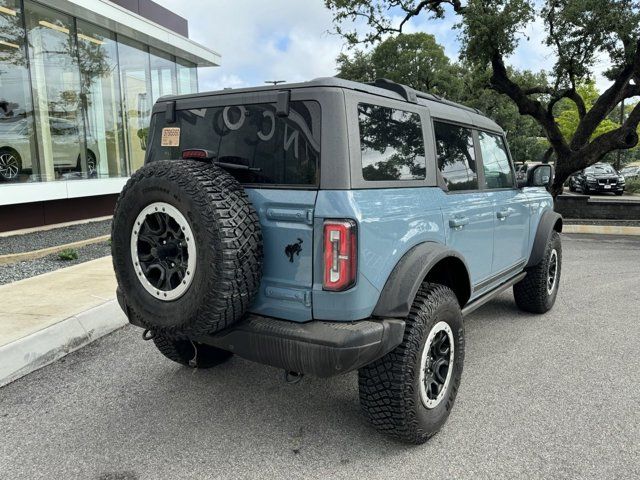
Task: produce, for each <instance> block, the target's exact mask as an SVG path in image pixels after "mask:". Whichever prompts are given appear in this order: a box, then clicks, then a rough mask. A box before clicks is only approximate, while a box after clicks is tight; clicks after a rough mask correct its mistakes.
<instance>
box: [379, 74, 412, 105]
mask: <svg viewBox="0 0 640 480" xmlns="http://www.w3.org/2000/svg"><path fill="white" fill-rule="evenodd" d="M367 85H373V86H374V87H378V88H384V89H385V90H391V91H392V92H396V93H397V94H399V95H400V96H401V97H402V98H404V99H405V100H406V101H407V102H409V103H418V96H417V95H416V91H415V90H414V89H413V88H411V87H407V86H406V85H402V84H401V83H396V82H394V81H393V80H389V79H388V78H378V79H377V80H376V81H375V82H369V83H367Z"/></svg>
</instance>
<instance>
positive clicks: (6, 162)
mask: <svg viewBox="0 0 640 480" xmlns="http://www.w3.org/2000/svg"><path fill="white" fill-rule="evenodd" d="M21 171H22V159H21V158H20V155H19V154H18V152H16V151H15V150H11V149H9V148H3V149H1V150H0V178H2V179H3V180H6V181H8V182H10V181H13V180H16V179H17V178H18V175H20V172H21Z"/></svg>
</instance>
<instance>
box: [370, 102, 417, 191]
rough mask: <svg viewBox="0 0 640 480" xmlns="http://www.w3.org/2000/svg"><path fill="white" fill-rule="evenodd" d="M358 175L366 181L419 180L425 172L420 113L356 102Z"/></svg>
mask: <svg viewBox="0 0 640 480" xmlns="http://www.w3.org/2000/svg"><path fill="white" fill-rule="evenodd" d="M358 120H359V124H360V150H361V154H362V177H363V178H364V179H365V180H368V181H381V180H423V179H424V178H425V175H426V160H425V155H424V138H423V136H422V125H421V123H420V115H418V114H417V113H411V112H405V111H404V110H396V109H393V108H388V107H380V106H377V105H368V104H362V103H361V104H359V105H358Z"/></svg>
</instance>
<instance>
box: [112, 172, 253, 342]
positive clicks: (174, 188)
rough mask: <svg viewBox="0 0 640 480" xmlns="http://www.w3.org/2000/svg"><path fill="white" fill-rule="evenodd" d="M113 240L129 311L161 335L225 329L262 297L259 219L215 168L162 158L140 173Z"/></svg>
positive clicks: (125, 195) (116, 220)
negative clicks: (259, 292)
mask: <svg viewBox="0 0 640 480" xmlns="http://www.w3.org/2000/svg"><path fill="white" fill-rule="evenodd" d="M111 240H112V242H111V253H112V257H113V267H114V270H115V273H116V279H117V281H118V286H119V287H120V290H121V292H122V295H123V297H124V301H125V303H126V304H127V308H128V313H129V315H130V316H131V315H133V316H135V318H136V319H137V320H138V321H139V322H140V323H142V324H143V325H145V326H146V327H147V328H149V329H150V330H152V331H154V332H155V333H157V334H162V335H166V336H193V335H202V334H209V333H213V332H216V331H218V330H221V329H223V328H225V327H228V326H229V325H231V324H233V323H234V322H236V321H238V320H239V319H240V318H241V317H242V316H243V315H244V313H245V312H246V311H247V308H248V307H249V305H250V304H251V302H252V301H253V299H254V298H255V296H256V294H257V292H258V287H259V285H260V279H261V276H262V233H261V230H260V222H259V219H258V215H257V214H256V211H255V209H254V208H253V206H252V205H251V202H250V201H249V198H248V197H247V194H246V192H245V191H244V189H243V188H242V186H241V185H240V184H239V183H238V182H237V181H236V180H235V179H234V178H233V177H232V176H231V175H229V173H227V172H225V171H224V170H222V169H221V168H219V167H217V166H215V165H212V164H210V163H203V162H199V161H191V160H172V161H171V160H170V161H158V162H153V163H149V164H147V165H145V166H143V167H142V168H141V169H139V170H138V171H137V172H136V173H134V174H133V175H132V176H131V178H130V179H129V181H128V182H127V184H126V185H125V187H124V189H123V190H122V193H121V194H120V197H119V198H118V202H117V204H116V208H115V213H114V217H113V224H112V227H111Z"/></svg>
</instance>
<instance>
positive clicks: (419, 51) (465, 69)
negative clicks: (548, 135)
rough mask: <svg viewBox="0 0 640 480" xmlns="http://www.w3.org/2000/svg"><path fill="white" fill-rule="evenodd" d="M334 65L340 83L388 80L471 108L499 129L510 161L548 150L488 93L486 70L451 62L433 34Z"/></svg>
mask: <svg viewBox="0 0 640 480" xmlns="http://www.w3.org/2000/svg"><path fill="white" fill-rule="evenodd" d="M337 62H338V77H340V78H344V79H347V80H354V81H357V82H373V81H375V80H376V79H377V78H388V79H390V80H393V81H395V82H399V83H404V84H405V85H410V86H411V87H413V88H415V89H416V90H420V91H423V92H429V93H434V94H436V95H440V96H443V97H445V98H447V99H449V100H453V101H456V102H460V103H463V104H465V105H468V106H470V107H473V108H477V109H478V110H480V111H482V112H483V113H485V114H486V115H488V116H489V117H490V118H492V119H493V120H494V121H496V122H497V123H498V124H499V125H501V126H502V127H503V128H504V130H505V131H506V133H507V140H508V142H509V146H510V148H511V153H512V155H513V157H514V159H515V160H516V161H536V160H541V159H542V157H543V156H544V153H545V151H546V150H547V149H548V148H549V144H548V142H547V141H546V139H545V138H544V133H543V131H542V129H541V128H540V126H539V125H538V124H537V123H536V121H535V120H534V119H532V118H531V117H524V116H522V115H520V113H519V112H518V107H517V106H516V105H515V104H514V103H513V102H512V101H511V100H509V98H508V97H506V96H505V95H501V94H499V93H498V92H496V91H494V90H491V89H490V88H489V79H490V71H489V69H488V68H485V67H472V66H469V65H466V64H460V63H455V62H452V61H451V60H450V59H449V58H448V57H447V56H446V54H445V52H444V48H443V47H442V46H441V45H439V44H438V43H437V42H436V40H435V37H434V36H433V35H430V34H426V33H414V34H401V35H398V36H397V37H391V38H388V39H386V40H385V41H383V42H381V43H380V44H379V45H378V46H376V47H375V48H374V49H373V50H371V51H368V52H364V51H362V50H359V49H356V50H355V51H354V52H353V54H352V55H350V56H349V55H346V54H341V55H340V56H339V57H338V58H337ZM512 73H513V74H514V75H516V76H517V77H518V78H519V79H520V80H521V81H522V82H523V83H525V84H532V85H534V84H537V83H540V82H546V78H545V76H544V74H540V73H539V74H534V73H531V72H522V73H517V72H512Z"/></svg>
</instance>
